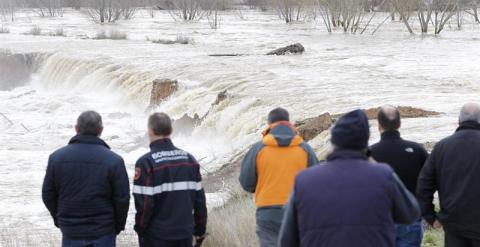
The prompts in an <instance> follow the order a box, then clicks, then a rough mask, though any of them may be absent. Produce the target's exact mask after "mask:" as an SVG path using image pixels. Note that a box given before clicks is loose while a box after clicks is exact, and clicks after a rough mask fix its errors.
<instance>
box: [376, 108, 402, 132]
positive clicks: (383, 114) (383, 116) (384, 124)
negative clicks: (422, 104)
mask: <svg viewBox="0 0 480 247" xmlns="http://www.w3.org/2000/svg"><path fill="white" fill-rule="evenodd" d="M377 119H378V125H379V127H380V128H381V129H380V130H383V131H394V130H398V129H399V128H400V125H401V120H400V112H399V111H398V109H397V108H395V107H393V106H391V105H385V106H382V107H380V110H379V111H378V115H377Z"/></svg>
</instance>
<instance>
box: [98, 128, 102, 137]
mask: <svg viewBox="0 0 480 247" xmlns="http://www.w3.org/2000/svg"><path fill="white" fill-rule="evenodd" d="M102 132H103V127H100V128H99V129H98V131H97V135H98V136H101V135H102Z"/></svg>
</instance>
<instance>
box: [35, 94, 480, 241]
mask: <svg viewBox="0 0 480 247" xmlns="http://www.w3.org/2000/svg"><path fill="white" fill-rule="evenodd" d="M378 123H379V131H380V133H381V140H380V142H378V143H377V144H374V145H372V146H370V147H369V146H368V141H369V138H370V126H369V122H368V118H367V116H366V113H365V112H364V111H362V110H355V111H352V112H349V113H347V114H345V115H344V116H342V117H341V118H339V119H338V120H337V121H336V123H335V125H334V126H333V128H332V129H331V144H332V147H333V148H332V152H330V154H329V155H328V157H327V159H326V161H323V162H319V161H318V159H317V156H316V155H315V152H314V151H313V149H312V148H311V147H310V146H309V145H308V144H307V143H306V142H305V141H304V140H303V138H302V137H301V136H300V135H299V133H298V132H297V130H296V129H295V127H294V126H293V125H292V124H291V123H290V117H289V113H288V111H286V110H285V109H282V108H277V109H274V110H273V111H271V112H270V113H269V115H268V124H269V126H268V128H267V129H266V130H265V131H264V132H263V139H262V140H261V141H260V142H258V143H256V144H254V145H253V146H252V148H251V149H250V150H249V152H248V153H247V154H246V156H245V158H244V160H243V163H242V166H241V172H240V178H239V181H240V184H241V185H242V187H243V188H244V189H245V190H246V191H247V192H250V193H255V203H256V206H257V212H256V218H257V235H258V238H259V242H260V246H261V247H276V246H280V247H296V246H302V247H309V246H312V247H314V246H315V247H321V246H329V247H351V246H355V247H377V246H378V247H394V246H397V247H418V246H421V243H422V238H423V233H424V232H423V231H424V229H423V223H422V218H423V219H424V220H425V221H426V222H428V223H429V224H431V225H432V226H433V227H435V228H438V229H440V228H443V229H444V231H445V246H446V247H480V179H478V178H477V177H478V176H479V175H480V152H479V151H478V150H480V105H478V104H473V103H470V104H466V105H465V106H463V107H462V110H461V113H460V117H459V127H458V129H457V130H456V132H455V133H454V134H453V135H452V136H450V137H448V138H445V139H444V140H442V141H441V142H439V143H438V144H437V145H436V146H435V148H434V149H433V151H432V154H431V155H430V156H429V154H428V153H427V151H426V150H425V148H424V147H423V146H422V145H420V144H417V143H415V142H411V141H407V140H404V139H402V138H401V136H400V132H399V129H400V126H401V117H400V112H399V111H398V109H396V108H395V107H392V106H384V107H382V108H381V109H380V111H379V113H378ZM75 128H76V132H77V135H76V136H75V137H73V138H72V139H71V140H70V142H69V145H67V146H66V147H64V148H61V149H59V150H58V151H56V152H54V153H53V154H52V155H51V156H50V158H49V161H48V167H47V172H46V176H45V180H44V184H43V191H42V195H43V201H44V203H45V205H46V206H47V208H48V210H49V211H50V213H51V215H52V218H53V220H54V224H55V225H56V226H57V227H59V228H60V229H61V231H62V234H63V240H62V246H64V247H111V246H115V242H116V236H117V235H118V234H119V233H120V232H121V231H123V230H124V229H125V224H126V218H127V214H128V208H129V198H130V191H129V182H128V176H127V172H126V169H125V165H124V161H123V159H122V158H121V157H120V156H118V155H116V154H115V153H113V152H112V151H110V150H109V147H108V145H107V144H106V143H105V142H104V141H103V140H101V139H100V135H101V133H102V131H103V125H102V119H101V116H100V115H99V114H98V113H96V112H93V111H88V112H84V113H82V114H81V115H80V116H79V118H78V120H77V125H76V127H75ZM171 134H172V122H171V119H170V117H169V116H168V115H166V114H163V113H154V114H152V115H151V116H150V118H149V120H148V135H149V139H150V143H151V144H150V152H149V153H147V154H145V155H144V156H142V157H141V158H140V159H139V160H138V161H137V163H136V166H135V176H134V185H133V196H134V199H135V208H136V210H137V213H136V217H135V227H134V229H135V231H136V232H137V234H138V237H139V238H138V239H139V240H138V241H139V245H140V246H141V247H170V246H171V247H184V246H185V247H191V246H192V245H193V243H195V246H201V244H202V242H203V240H204V239H205V236H206V223H207V208H206V199H205V192H204V190H203V188H202V184H201V182H202V177H201V174H200V166H199V164H198V162H197V161H196V160H195V158H194V157H193V156H192V155H191V154H189V153H187V152H185V151H183V150H181V149H178V148H177V147H175V146H174V145H173V143H172V141H171V139H170V135H171ZM436 192H438V195H439V201H440V210H439V211H438V212H437V211H436V210H435V206H434V194H435V193H436Z"/></svg>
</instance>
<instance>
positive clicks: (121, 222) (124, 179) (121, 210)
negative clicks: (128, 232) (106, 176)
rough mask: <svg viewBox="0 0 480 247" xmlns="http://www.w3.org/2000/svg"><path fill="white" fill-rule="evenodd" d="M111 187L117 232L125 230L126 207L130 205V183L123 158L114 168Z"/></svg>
mask: <svg viewBox="0 0 480 247" xmlns="http://www.w3.org/2000/svg"><path fill="white" fill-rule="evenodd" d="M110 183H111V185H112V189H113V205H114V209H115V231H116V234H119V233H120V232H121V231H123V230H125V224H126V223H127V216H128V208H129V206H130V184H129V181H128V175H127V170H126V168H125V163H124V161H123V159H120V160H119V162H118V163H117V165H116V166H115V168H114V171H113V176H112V178H111V182H110Z"/></svg>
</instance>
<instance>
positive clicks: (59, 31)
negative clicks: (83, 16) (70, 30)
mask: <svg viewBox="0 0 480 247" xmlns="http://www.w3.org/2000/svg"><path fill="white" fill-rule="evenodd" d="M52 36H60V37H65V36H66V35H65V30H63V28H58V29H57V30H55V32H53V33H52Z"/></svg>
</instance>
